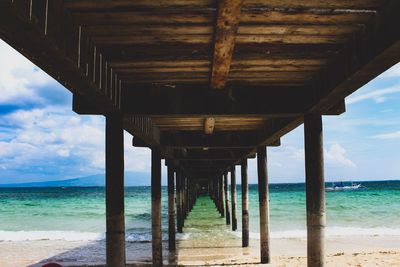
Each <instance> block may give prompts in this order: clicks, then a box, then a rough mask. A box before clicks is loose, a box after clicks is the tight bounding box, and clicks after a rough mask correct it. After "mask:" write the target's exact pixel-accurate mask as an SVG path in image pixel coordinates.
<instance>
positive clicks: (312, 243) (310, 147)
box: [304, 114, 326, 267]
mask: <svg viewBox="0 0 400 267" xmlns="http://www.w3.org/2000/svg"><path fill="white" fill-rule="evenodd" d="M304 148H305V163H306V205H307V265H308V266H310V267H311V266H313V267H319V266H324V265H325V244H324V239H325V224H326V218H325V182H324V158H323V136H322V117H321V115H315V114H311V115H307V116H305V117H304Z"/></svg>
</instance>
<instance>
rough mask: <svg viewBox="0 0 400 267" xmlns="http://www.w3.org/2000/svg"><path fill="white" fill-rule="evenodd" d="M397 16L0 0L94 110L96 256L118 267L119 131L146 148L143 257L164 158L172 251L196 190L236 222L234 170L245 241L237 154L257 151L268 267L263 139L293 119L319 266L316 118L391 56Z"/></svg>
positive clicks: (314, 261) (33, 53) (10, 29)
mask: <svg viewBox="0 0 400 267" xmlns="http://www.w3.org/2000/svg"><path fill="white" fill-rule="evenodd" d="M399 14H400V1H398V0H354V1H340V0H323V1H316V0H305V1H289V0H279V1H276V0H271V1H261V0H244V1H243V0H221V1H215V0H190V1H182V0H168V1H164V0H161V1H155V0H148V1H142V0H138V1H124V0H113V1H111V0H102V1H98V0H51V1H49V0H33V1H32V0H0V37H1V38H2V40H4V41H5V42H7V43H8V44H10V45H11V46H12V47H13V48H15V49H16V50H18V51H19V52H20V53H22V54H23V55H24V56H25V57H27V58H28V59H29V60H31V61H32V62H34V63H35V64H36V65H37V66H39V67H40V68H42V69H43V70H44V71H46V72H47V73H48V74H49V75H51V76H52V77H53V78H55V79H56V80H57V81H58V82H60V83H61V84H62V85H64V86H65V88H66V89H68V90H70V91H71V92H72V94H73V110H74V111H75V112H77V113H79V114H91V115H104V116H105V117H106V140H105V142H106V174H107V175H106V176H107V178H106V191H107V194H106V202H107V203H106V207H107V209H106V211H107V212H106V213H107V234H106V237H107V265H108V266H113V267H121V266H125V244H124V236H125V226H124V199H123V185H124V183H123V180H124V174H123V173H124V157H123V151H124V150H123V130H126V131H127V132H129V133H130V134H131V135H132V136H133V141H132V145H133V146H135V147H148V148H150V149H151V153H152V170H151V171H152V174H151V185H152V190H151V194H152V198H151V199H152V227H153V229H152V234H153V239H152V242H153V243H152V249H153V254H152V255H153V265H154V266H161V265H162V264H163V262H162V236H161V160H162V159H165V160H166V164H167V165H168V219H169V220H168V221H169V231H168V233H169V235H168V236H169V243H168V244H169V249H170V250H172V251H173V250H175V249H176V246H175V234H176V232H179V233H181V232H183V231H184V225H185V219H186V218H187V216H188V214H189V213H190V211H191V209H192V207H193V205H194V204H195V202H196V199H197V197H198V196H199V194H200V193H201V192H204V191H205V192H207V193H208V194H209V195H210V197H211V198H212V199H213V201H214V203H215V205H216V208H217V209H218V211H219V213H220V215H221V216H225V217H226V224H230V225H231V227H232V230H236V229H237V218H236V172H235V167H236V166H241V181H242V185H243V187H242V190H243V191H242V202H243V203H242V220H243V222H242V227H243V228H242V233H243V243H242V245H243V247H246V246H248V245H249V229H248V226H249V217H248V197H247V194H248V192H247V183H248V177H247V162H246V160H247V159H249V158H255V157H257V162H258V181H259V183H258V186H259V201H260V242H261V243H260V250H261V251H260V254H261V258H260V262H262V263H268V262H270V259H271V255H270V250H269V248H270V239H269V208H268V207H269V204H268V201H269V196H268V171H267V147H268V146H279V145H280V138H281V137H282V136H283V135H285V134H286V133H288V132H290V131H291V130H293V129H294V128H296V127H297V126H299V125H301V124H302V123H305V133H304V135H305V138H304V140H305V159H306V160H305V161H306V162H305V165H306V189H307V192H306V193H307V203H306V205H305V206H306V209H307V231H308V250H307V253H308V265H309V266H313V267H315V266H324V227H325V196H324V165H323V142H322V139H323V138H322V135H323V132H322V115H340V114H341V113H343V112H344V111H345V101H344V99H345V97H346V96H348V95H350V94H351V93H353V92H354V91H356V90H357V89H358V88H360V87H361V86H363V85H364V84H366V83H367V82H369V81H370V80H372V79H373V78H375V77H376V76H377V75H379V74H380V73H382V72H383V71H385V70H386V69H388V68H389V67H391V66H393V65H394V64H396V63H398V62H399V60H400V42H399V37H400V27H399V26H398V25H400V15H399ZM287 164H290V162H288V163H287ZM229 177H230V179H231V187H230V189H231V192H229V185H228V183H229V181H228V179H229ZM174 189H176V190H174ZM229 195H230V196H229ZM175 213H176V214H175Z"/></svg>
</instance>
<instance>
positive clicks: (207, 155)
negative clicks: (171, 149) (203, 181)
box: [173, 148, 255, 161]
mask: <svg viewBox="0 0 400 267" xmlns="http://www.w3.org/2000/svg"><path fill="white" fill-rule="evenodd" d="M248 150H249V149H248V148H247V149H246V148H242V149H225V150H220V149H213V150H201V149H195V150H193V149H190V150H188V151H187V153H181V150H180V149H179V150H175V153H174V155H173V157H174V159H176V160H181V161H210V160H217V161H223V160H239V159H241V158H243V157H244V156H245V155H247V154H248V152H249V151H248ZM249 157H250V158H252V157H255V154H253V155H250V156H249Z"/></svg>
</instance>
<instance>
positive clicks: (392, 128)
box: [0, 41, 400, 184]
mask: <svg viewBox="0 0 400 267" xmlns="http://www.w3.org/2000/svg"><path fill="white" fill-rule="evenodd" d="M0 58H1V60H0V184H1V183H16V182H27V181H45V180H61V179H66V178H72V177H80V176H86V175H91V174H98V173H103V172H104V127H105V126H104V118H103V117H102V116H80V115H77V114H75V113H74V112H72V110H71V107H72V104H71V102H72V95H71V93H70V92H69V91H68V90H67V89H65V88H64V87H63V86H62V85H60V84H59V83H57V82H56V81H55V80H53V79H52V78H51V77H50V76H48V75H47V74H45V73H44V72H43V71H41V70H40V69H39V68H37V67H36V66H35V65H34V64H32V63H31V62H29V61H28V60H27V59H25V58H24V57H23V56H21V55H20V54H18V52H16V51H15V50H13V49H12V48H11V47H9V46H8V45H7V44H6V43H4V42H3V41H0ZM399 104H400V64H397V65H395V66H394V67H392V68H391V69H389V70H388V71H386V72H385V73H383V74H382V75H380V76H379V77H377V78H376V79H375V80H373V81H371V82H370V83H368V84H367V85H365V86H364V87H362V88H360V89H359V90H358V91H357V92H356V93H354V94H353V95H351V96H350V97H348V98H347V99H346V109H347V111H346V113H344V114H343V115H341V116H325V117H324V150H325V155H324V156H325V177H326V180H327V181H334V180H381V179H400V153H398V151H400V107H399V106H400V105H399ZM281 141H282V145H281V146H280V147H276V148H268V165H269V177H270V181H271V182H303V181H304V144H303V127H302V126H301V127H298V128H297V129H295V130H293V131H292V132H291V133H289V134H287V135H286V136H285V137H283V138H282V139H281ZM130 144H131V136H130V135H129V134H127V133H125V167H126V170H127V171H139V172H149V171H150V151H149V150H148V149H145V148H133V147H132V146H131V145H130ZM164 171H165V170H164ZM239 171H240V169H239V167H237V172H239ZM239 173H240V172H239ZM164 176H165V175H164ZM249 177H250V182H253V183H254V182H256V180H257V177H256V164H255V160H250V161H249Z"/></svg>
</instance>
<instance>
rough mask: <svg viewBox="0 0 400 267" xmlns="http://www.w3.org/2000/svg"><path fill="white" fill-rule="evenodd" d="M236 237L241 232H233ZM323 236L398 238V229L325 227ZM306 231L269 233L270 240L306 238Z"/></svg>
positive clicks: (399, 229)
mask: <svg viewBox="0 0 400 267" xmlns="http://www.w3.org/2000/svg"><path fill="white" fill-rule="evenodd" d="M234 233H235V235H237V236H238V237H241V236H242V233H241V232H234ZM249 234H250V238H253V239H259V238H260V234H259V233H254V232H250V233H249ZM325 235H326V236H328V237H341V236H343V237H344V236H400V228H384V227H379V228H356V227H327V228H326V232H325ZM306 237H307V231H306V230H300V229H299V230H286V231H274V232H271V238H306Z"/></svg>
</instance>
